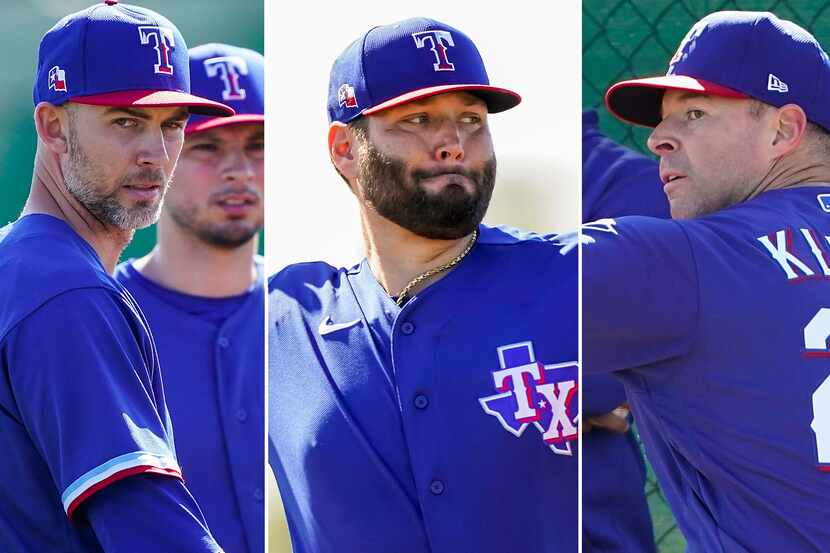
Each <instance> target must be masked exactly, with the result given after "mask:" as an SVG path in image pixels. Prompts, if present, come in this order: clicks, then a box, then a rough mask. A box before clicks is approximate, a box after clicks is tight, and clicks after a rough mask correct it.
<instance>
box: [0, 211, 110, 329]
mask: <svg viewBox="0 0 830 553" xmlns="http://www.w3.org/2000/svg"><path fill="white" fill-rule="evenodd" d="M42 217H48V216H42ZM49 219H52V221H49V220H33V219H32V216H28V217H25V218H23V219H21V220H20V221H18V222H17V223H15V224H14V225H12V226H11V228H9V229H8V231H7V232H6V233H5V235H4V237H3V239H2V241H0V275H2V282H3V284H2V285H0V336H2V335H3V334H5V332H6V331H8V329H9V328H10V327H11V326H13V325H14V324H16V322H18V321H20V320H21V319H23V318H25V317H26V316H27V315H28V314H30V313H31V312H32V311H34V310H36V309H38V308H39V307H40V306H42V305H44V304H45V303H47V302H48V301H49V300H50V299H51V298H54V297H56V296H58V295H61V294H63V293H65V292H67V291H71V290H75V289H92V288H100V289H103V290H107V291H110V292H117V288H116V285H115V283H114V281H113V280H112V278H110V277H109V275H107V274H106V272H105V271H104V269H103V266H102V265H101V264H100V262H99V261H98V260H97V259H96V258H95V254H94V252H93V251H92V249H91V247H89V246H88V245H85V243H83V242H82V241H81V238H80V237H78V236H77V235H76V234H74V232H73V231H72V230H71V229H69V227H68V226H66V225H65V223H62V222H61V221H58V220H57V219H55V218H52V217H49ZM61 225H63V226H64V227H65V228H62V227H61Z"/></svg>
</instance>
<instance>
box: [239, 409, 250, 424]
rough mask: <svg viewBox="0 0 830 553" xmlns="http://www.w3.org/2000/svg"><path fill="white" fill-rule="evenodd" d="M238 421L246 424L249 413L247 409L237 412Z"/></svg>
mask: <svg viewBox="0 0 830 553" xmlns="http://www.w3.org/2000/svg"><path fill="white" fill-rule="evenodd" d="M236 420H238V421H239V422H245V421H246V420H248V412H247V411H246V410H245V409H240V410H238V411H237V412H236Z"/></svg>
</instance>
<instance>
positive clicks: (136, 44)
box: [32, 0, 233, 115]
mask: <svg viewBox="0 0 830 553" xmlns="http://www.w3.org/2000/svg"><path fill="white" fill-rule="evenodd" d="M32 96H33V99H34V102H35V104H38V103H39V102H49V103H51V104H55V105H60V104H63V103H64V102H68V101H72V102H75V103H79V104H92V105H104V106H116V107H129V106H134V107H164V106H187V107H189V108H190V111H191V112H192V113H202V114H210V115H233V110H232V109H231V108H229V107H228V106H225V105H223V104H221V103H219V102H215V101H213V100H208V99H206V98H200V97H198V96H194V95H192V94H190V68H189V67H188V56H187V44H186V43H185V41H184V38H183V37H182V35H181V33H180V32H179V30H178V29H177V28H176V26H175V25H173V23H172V22H170V21H169V20H168V19H167V18H165V17H164V16H162V15H160V14H158V13H156V12H154V11H151V10H148V9H145V8H141V7H138V6H131V5H128V4H119V3H118V2H117V0H106V1H105V2H101V3H100V4H96V5H94V6H90V7H88V8H86V9H84V10H81V11H79V12H76V13H73V14H70V15H67V16H66V17H64V18H63V19H61V20H60V21H58V22H57V23H56V24H55V26H54V27H52V28H51V29H50V30H49V31H47V32H46V34H45V35H43V38H42V39H41V41H40V50H39V51H38V64H37V75H36V77H35V84H34V90H33V93H32Z"/></svg>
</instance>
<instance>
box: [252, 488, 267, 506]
mask: <svg viewBox="0 0 830 553" xmlns="http://www.w3.org/2000/svg"><path fill="white" fill-rule="evenodd" d="M263 497H265V494H263V493H262V489H260V488H257V489H255V490H254V500H255V501H256V502H257V503H262V498H263Z"/></svg>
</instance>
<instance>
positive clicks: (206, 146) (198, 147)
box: [190, 142, 219, 152]
mask: <svg viewBox="0 0 830 553" xmlns="http://www.w3.org/2000/svg"><path fill="white" fill-rule="evenodd" d="M190 149H191V150H194V151H197V152H216V151H218V150H219V146H217V145H216V144H211V143H210V142H202V143H201V144H194V145H192V146H191V147H190Z"/></svg>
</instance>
